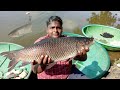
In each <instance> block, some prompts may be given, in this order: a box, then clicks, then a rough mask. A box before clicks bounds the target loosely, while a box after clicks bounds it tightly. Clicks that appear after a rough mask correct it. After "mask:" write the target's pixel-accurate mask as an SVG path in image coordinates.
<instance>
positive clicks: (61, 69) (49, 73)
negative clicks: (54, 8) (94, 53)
mask: <svg viewBox="0 0 120 90" xmlns="http://www.w3.org/2000/svg"><path fill="white" fill-rule="evenodd" d="M62 24H63V22H62V19H61V18H60V17H58V16H51V17H50V18H49V19H48V21H47V30H46V32H47V35H46V36H43V37H40V38H39V39H37V40H36V41H35V43H34V44H36V43H38V42H40V41H41V40H43V39H46V38H58V39H59V38H61V37H67V36H64V35H62V32H63V27H62ZM88 43H89V42H88ZM53 48H54V47H53ZM88 51H89V47H87V46H86V47H82V48H81V50H80V51H79V52H78V54H77V55H76V57H74V60H75V59H76V60H80V61H81V60H83V61H84V60H86V58H85V56H86V53H87V52H88ZM52 62H53V60H52V59H51V58H50V57H49V56H48V55H41V57H40V59H39V61H38V62H36V61H35V60H34V62H33V63H32V70H33V72H34V73H35V74H37V78H38V79H67V78H68V79H74V75H73V76H72V78H69V76H70V75H72V74H73V73H74V71H76V69H77V68H76V67H74V65H72V60H71V58H70V59H67V60H64V61H58V62H56V63H55V64H53V65H52V67H51V68H49V69H45V68H46V66H47V64H52ZM75 73H77V72H75ZM77 74H78V76H80V77H81V75H82V74H81V72H80V71H79V72H78V73H77ZM70 77H71V76H70ZM81 78H82V77H81ZM81 78H78V79H81ZM82 79H88V78H87V77H86V76H84V77H83V78H82Z"/></svg>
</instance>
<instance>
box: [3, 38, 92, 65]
mask: <svg viewBox="0 0 120 90" xmlns="http://www.w3.org/2000/svg"><path fill="white" fill-rule="evenodd" d="M92 43H93V38H88V37H60V38H48V39H44V40H41V41H40V42H38V43H36V44H34V45H33V46H29V47H26V48H23V49H21V50H15V51H10V52H2V53H1V55H4V56H5V57H8V58H10V59H11V61H13V60H12V59H13V58H14V60H15V61H13V62H10V63H12V64H10V65H14V64H15V62H18V61H19V60H22V61H23V63H24V62H32V61H33V60H36V61H37V62H38V60H39V59H40V57H41V55H48V56H49V57H50V58H51V59H52V60H53V61H54V62H57V61H61V60H66V59H69V58H72V57H75V56H76V55H77V53H78V51H80V50H81V49H82V48H83V47H85V46H87V47H90V45H91V44H92Z"/></svg>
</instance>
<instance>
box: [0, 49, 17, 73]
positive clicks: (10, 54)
mask: <svg viewBox="0 0 120 90" xmlns="http://www.w3.org/2000/svg"><path fill="white" fill-rule="evenodd" d="M0 55H2V56H4V57H7V58H9V59H10V63H9V66H8V71H11V70H12V69H13V68H14V67H15V65H16V64H17V63H18V60H17V59H16V58H15V54H14V51H10V52H2V53H0Z"/></svg>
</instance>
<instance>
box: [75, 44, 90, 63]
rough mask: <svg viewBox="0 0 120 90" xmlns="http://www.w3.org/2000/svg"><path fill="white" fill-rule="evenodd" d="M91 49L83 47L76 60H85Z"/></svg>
mask: <svg viewBox="0 0 120 90" xmlns="http://www.w3.org/2000/svg"><path fill="white" fill-rule="evenodd" d="M88 51H89V47H87V46H86V47H82V48H81V50H80V51H79V52H78V54H77V56H76V57H75V58H74V60H79V61H85V60H86V59H87V52H88Z"/></svg>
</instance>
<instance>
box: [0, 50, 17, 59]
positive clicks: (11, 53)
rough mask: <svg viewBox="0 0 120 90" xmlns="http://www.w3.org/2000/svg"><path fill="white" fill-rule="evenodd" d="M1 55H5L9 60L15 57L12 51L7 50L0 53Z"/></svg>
mask: <svg viewBox="0 0 120 90" xmlns="http://www.w3.org/2000/svg"><path fill="white" fill-rule="evenodd" d="M0 55H1V56H4V57H7V58H9V59H10V60H14V59H15V54H14V51H7V52H2V53H0Z"/></svg>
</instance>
